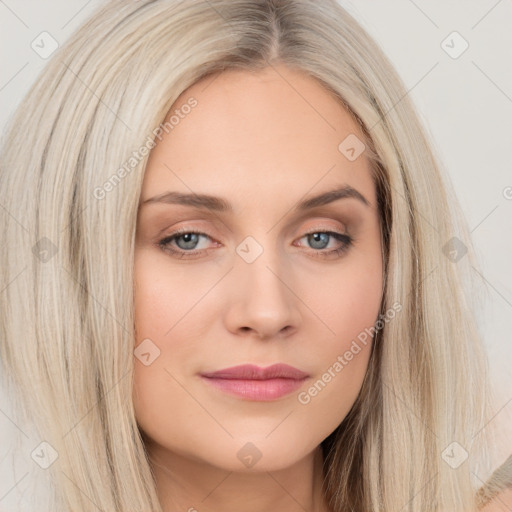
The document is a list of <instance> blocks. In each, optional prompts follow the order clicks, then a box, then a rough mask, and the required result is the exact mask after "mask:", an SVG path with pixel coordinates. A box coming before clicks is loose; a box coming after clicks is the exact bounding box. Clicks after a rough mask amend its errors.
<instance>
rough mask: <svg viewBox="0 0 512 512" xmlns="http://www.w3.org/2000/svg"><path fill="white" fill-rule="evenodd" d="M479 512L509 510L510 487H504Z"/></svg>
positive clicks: (511, 507) (510, 507)
mask: <svg viewBox="0 0 512 512" xmlns="http://www.w3.org/2000/svg"><path fill="white" fill-rule="evenodd" d="M480 510H481V512H511V511H512V489H505V490H504V491H502V492H500V493H499V494H498V495H497V496H496V497H494V498H493V499H492V500H491V501H490V502H489V503H488V504H487V505H486V506H485V507H484V508H482V509H480Z"/></svg>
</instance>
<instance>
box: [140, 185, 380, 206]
mask: <svg viewBox="0 0 512 512" xmlns="http://www.w3.org/2000/svg"><path fill="white" fill-rule="evenodd" d="M347 198H353V199H357V200H358V201H360V202H361V203H363V204H364V205H366V206H370V202H369V201H368V200H367V199H366V198H365V197H364V196H363V194H361V193H360V192H359V191H357V190H356V189H355V188H352V187H350V186H348V185H345V186H343V187H339V188H336V189H334V190H329V191H327V192H323V193H321V194H319V195H316V196H313V197H310V198H308V199H305V200H302V201H300V202H299V203H298V204H297V205H296V206H295V207H294V211H296V212H303V211H305V210H310V209H312V208H316V207H319V206H324V205H326V204H329V203H332V202H334V201H337V200H339V199H347ZM154 203H164V204H177V205H183V206H191V207H195V208H203V209H208V210H213V211H217V212H232V211H233V207H232V205H231V203H229V202H228V201H226V200H225V199H222V198H221V197H216V196H211V195H207V194H184V193H182V192H165V193H163V194H160V195H157V196H154V197H150V198H149V199H146V200H144V201H143V202H142V203H141V206H145V205H148V204H154Z"/></svg>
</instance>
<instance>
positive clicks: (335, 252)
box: [157, 229, 354, 258]
mask: <svg viewBox="0 0 512 512" xmlns="http://www.w3.org/2000/svg"><path fill="white" fill-rule="evenodd" d="M185 234H196V235H204V236H206V237H207V238H210V239H211V237H210V236H209V235H207V234H206V233H203V232H201V231H194V230H193V229H192V230H191V229H181V230H178V231H175V232H174V233H172V234H171V235H169V236H166V237H165V238H163V239H161V240H160V241H159V242H158V243H157V245H158V247H160V248H161V249H162V250H164V251H166V252H170V253H171V254H172V255H174V256H177V257H178V258H192V257H194V256H196V255H199V254H201V253H204V252H205V251H206V252H208V251H209V249H199V250H191V251H185V250H183V249H174V248H172V247H171V245H170V244H171V242H172V241H174V240H175V239H176V238H179V237H180V236H181V235H185ZM313 234H326V235H329V236H330V237H334V238H335V239H337V240H338V241H339V242H341V244H342V245H341V246H340V247H338V248H337V249H330V250H327V251H326V250H314V249H312V250H313V254H314V256H315V257H320V258H328V257H332V256H338V257H341V255H342V254H344V253H345V252H346V251H348V249H349V248H350V247H351V246H352V244H353V242H354V239H353V238H352V237H351V236H350V235H347V234H345V233H338V232H336V231H321V230H316V231H309V232H307V233H305V234H304V235H302V237H301V238H304V237H305V236H308V235H313Z"/></svg>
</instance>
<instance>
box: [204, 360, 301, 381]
mask: <svg viewBox="0 0 512 512" xmlns="http://www.w3.org/2000/svg"><path fill="white" fill-rule="evenodd" d="M201 375H202V376H203V377H211V378H217V379H244V380H267V379H278V378H281V379H295V380H299V379H304V378H306V377H309V375H308V374H307V373H305V372H303V371H301V370H299V369H298V368H294V367H293V366H290V365H287V364H282V363H278V364H273V365H271V366H267V367H266V368H261V367H260V366H256V365H253V364H243V365H240V366H231V367H230V368H224V369H222V370H218V371H216V372H207V373H201Z"/></svg>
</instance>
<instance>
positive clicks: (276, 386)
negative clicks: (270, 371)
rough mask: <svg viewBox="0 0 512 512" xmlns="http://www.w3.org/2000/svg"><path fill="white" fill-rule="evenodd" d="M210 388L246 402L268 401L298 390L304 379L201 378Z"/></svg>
mask: <svg viewBox="0 0 512 512" xmlns="http://www.w3.org/2000/svg"><path fill="white" fill-rule="evenodd" d="M202 378H203V380H205V381H207V382H208V383H209V384H211V385H212V386H214V387H216V388H218V389H220V390H222V391H225V392H226V393H229V394H231V395H236V396H239V397H242V398H246V399H248V400H260V401H269V400H275V399H277V398H281V397H282V396H285V395H288V394H290V393H292V392H293V391H295V390H296V389H298V388H300V386H301V385H302V383H303V382H304V381H305V380H306V379H300V380H297V379H266V380H243V379H218V378H217V379H216V378H213V377H202Z"/></svg>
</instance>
